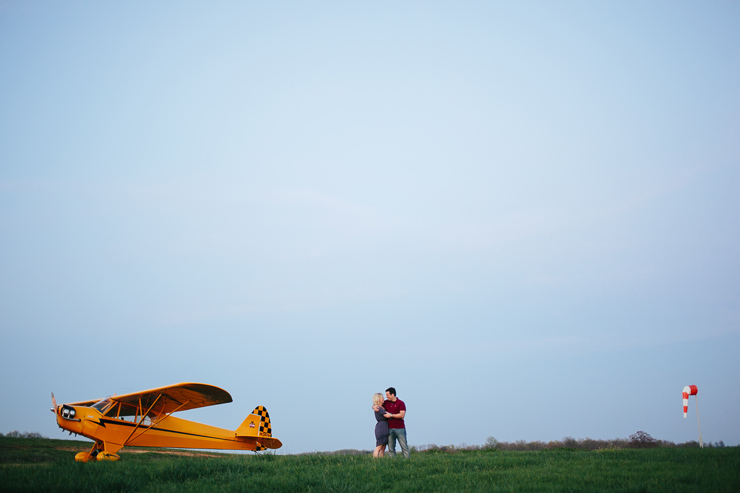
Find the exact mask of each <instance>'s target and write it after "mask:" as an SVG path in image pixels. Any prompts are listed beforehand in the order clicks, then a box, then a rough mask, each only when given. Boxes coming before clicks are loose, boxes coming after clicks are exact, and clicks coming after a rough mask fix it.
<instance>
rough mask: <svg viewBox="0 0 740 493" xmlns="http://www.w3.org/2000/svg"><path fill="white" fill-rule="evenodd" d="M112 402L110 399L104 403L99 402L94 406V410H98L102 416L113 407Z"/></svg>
mask: <svg viewBox="0 0 740 493" xmlns="http://www.w3.org/2000/svg"><path fill="white" fill-rule="evenodd" d="M111 404H112V402H111V400H110V397H106V398H105V399H103V400H102V401H98V402H96V403H95V404H93V405H92V407H93V409H97V410H98V411H100V412H101V413H102V414H105V411H106V410H107V409H108V408H109V407H110V406H111Z"/></svg>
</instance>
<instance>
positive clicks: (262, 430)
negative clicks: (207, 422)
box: [235, 406, 283, 450]
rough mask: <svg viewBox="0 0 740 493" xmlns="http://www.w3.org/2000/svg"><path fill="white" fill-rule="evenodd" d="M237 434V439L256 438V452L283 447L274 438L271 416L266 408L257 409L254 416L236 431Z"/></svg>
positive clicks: (248, 418)
mask: <svg viewBox="0 0 740 493" xmlns="http://www.w3.org/2000/svg"><path fill="white" fill-rule="evenodd" d="M235 434H236V436H237V437H243V438H256V440H255V446H256V449H255V450H267V449H268V448H280V447H281V446H282V445H283V444H282V443H280V440H278V439H277V438H272V424H271V423H270V415H269V414H268V413H267V409H265V407H264V406H257V407H255V408H254V411H252V414H250V415H249V416H247V419H245V420H244V422H243V423H242V424H241V425H240V426H239V428H237V429H236V432H235Z"/></svg>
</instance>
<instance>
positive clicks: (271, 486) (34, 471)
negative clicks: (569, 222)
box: [0, 437, 740, 493]
mask: <svg viewBox="0 0 740 493" xmlns="http://www.w3.org/2000/svg"><path fill="white" fill-rule="evenodd" d="M89 447H90V443H89V442H75V441H66V440H49V439H30V438H7V437H3V438H0V489H2V490H3V491H101V492H112V491H153V492H154V491H156V492H160V491H161V492H166V491H173V492H174V491H178V492H180V491H204V490H214V491H215V490H218V491H229V490H231V491H428V490H436V491H536V492H545V491H569V492H577V491H667V492H677V491H706V492H723V491H724V492H733V493H735V492H738V491H740V447H725V448H705V449H696V448H651V449H639V450H637V449H635V450H599V451H574V450H554V451H549V450H548V451H538V452H502V451H485V450H479V451H463V452H457V453H454V454H450V453H444V452H425V453H417V454H413V455H412V457H411V460H402V459H396V460H391V459H381V460H373V459H372V457H371V456H369V455H345V456H339V455H293V456H290V455H285V456H282V455H269V454H261V455H255V454H240V455H231V454H218V453H210V452H191V451H174V450H160V449H128V448H126V449H123V450H122V451H121V460H120V461H119V462H101V463H87V464H83V463H77V462H75V461H74V455H75V453H77V452H79V451H82V450H87V449H89Z"/></svg>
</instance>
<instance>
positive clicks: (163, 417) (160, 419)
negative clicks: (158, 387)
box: [123, 394, 190, 445]
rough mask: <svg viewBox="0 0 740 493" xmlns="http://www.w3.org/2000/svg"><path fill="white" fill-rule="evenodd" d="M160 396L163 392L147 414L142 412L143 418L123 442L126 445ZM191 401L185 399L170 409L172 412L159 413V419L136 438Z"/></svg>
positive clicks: (155, 401) (160, 395)
mask: <svg viewBox="0 0 740 493" xmlns="http://www.w3.org/2000/svg"><path fill="white" fill-rule="evenodd" d="M160 397H162V394H159V395H158V396H157V398H156V399H155V400H154V402H153V403H152V405H151V406H149V409H147V411H146V413H145V414H142V415H141V418H140V419H139V422H138V423H136V426H135V427H134V429H133V430H132V431H131V434H129V436H128V438H126V440H125V441H124V442H123V444H124V445H127V444H128V443H129V441H131V440H132V438H131V437H132V436H133V434H134V433H135V432H136V430H137V429H138V428H139V425H141V423H142V422H143V421H144V418H145V417H146V415H147V414H149V411H151V410H152V408H153V407H154V405H155V404H156V403H157V401H158V400H159V398H160ZM189 402H190V401H189V400H188V401H185V402H183V403H182V404H180V405H179V406H177V407H176V408H175V409H173V410H172V411H170V412H168V413H160V414H159V416H157V420H156V421H155V422H153V423H152V424H151V425H149V426H148V427H147V428H146V429H144V431H142V432H141V433H139V434H138V435H137V436H136V438H139V437H140V436H141V435H143V434H144V433H146V432H147V431H149V430H151V429H152V428H154V427H155V426H157V425H158V424H159V423H161V422H162V420H164V419H165V418H167V417H168V416H170V415H171V414H172V413H176V412H177V411H179V410H180V408H182V407H183V406H185V405H186V404H188V403H189ZM139 403H141V401H139ZM139 405H141V404H139ZM162 414H164V416H163V415H162Z"/></svg>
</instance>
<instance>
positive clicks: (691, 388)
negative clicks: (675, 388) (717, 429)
mask: <svg viewBox="0 0 740 493" xmlns="http://www.w3.org/2000/svg"><path fill="white" fill-rule="evenodd" d="M698 393H699V389H697V388H696V385H687V386H686V387H684V388H683V392H682V393H681V394H682V397H683V417H684V418H685V417H686V413H687V412H688V411H689V396H690V395H696V394H698Z"/></svg>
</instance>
